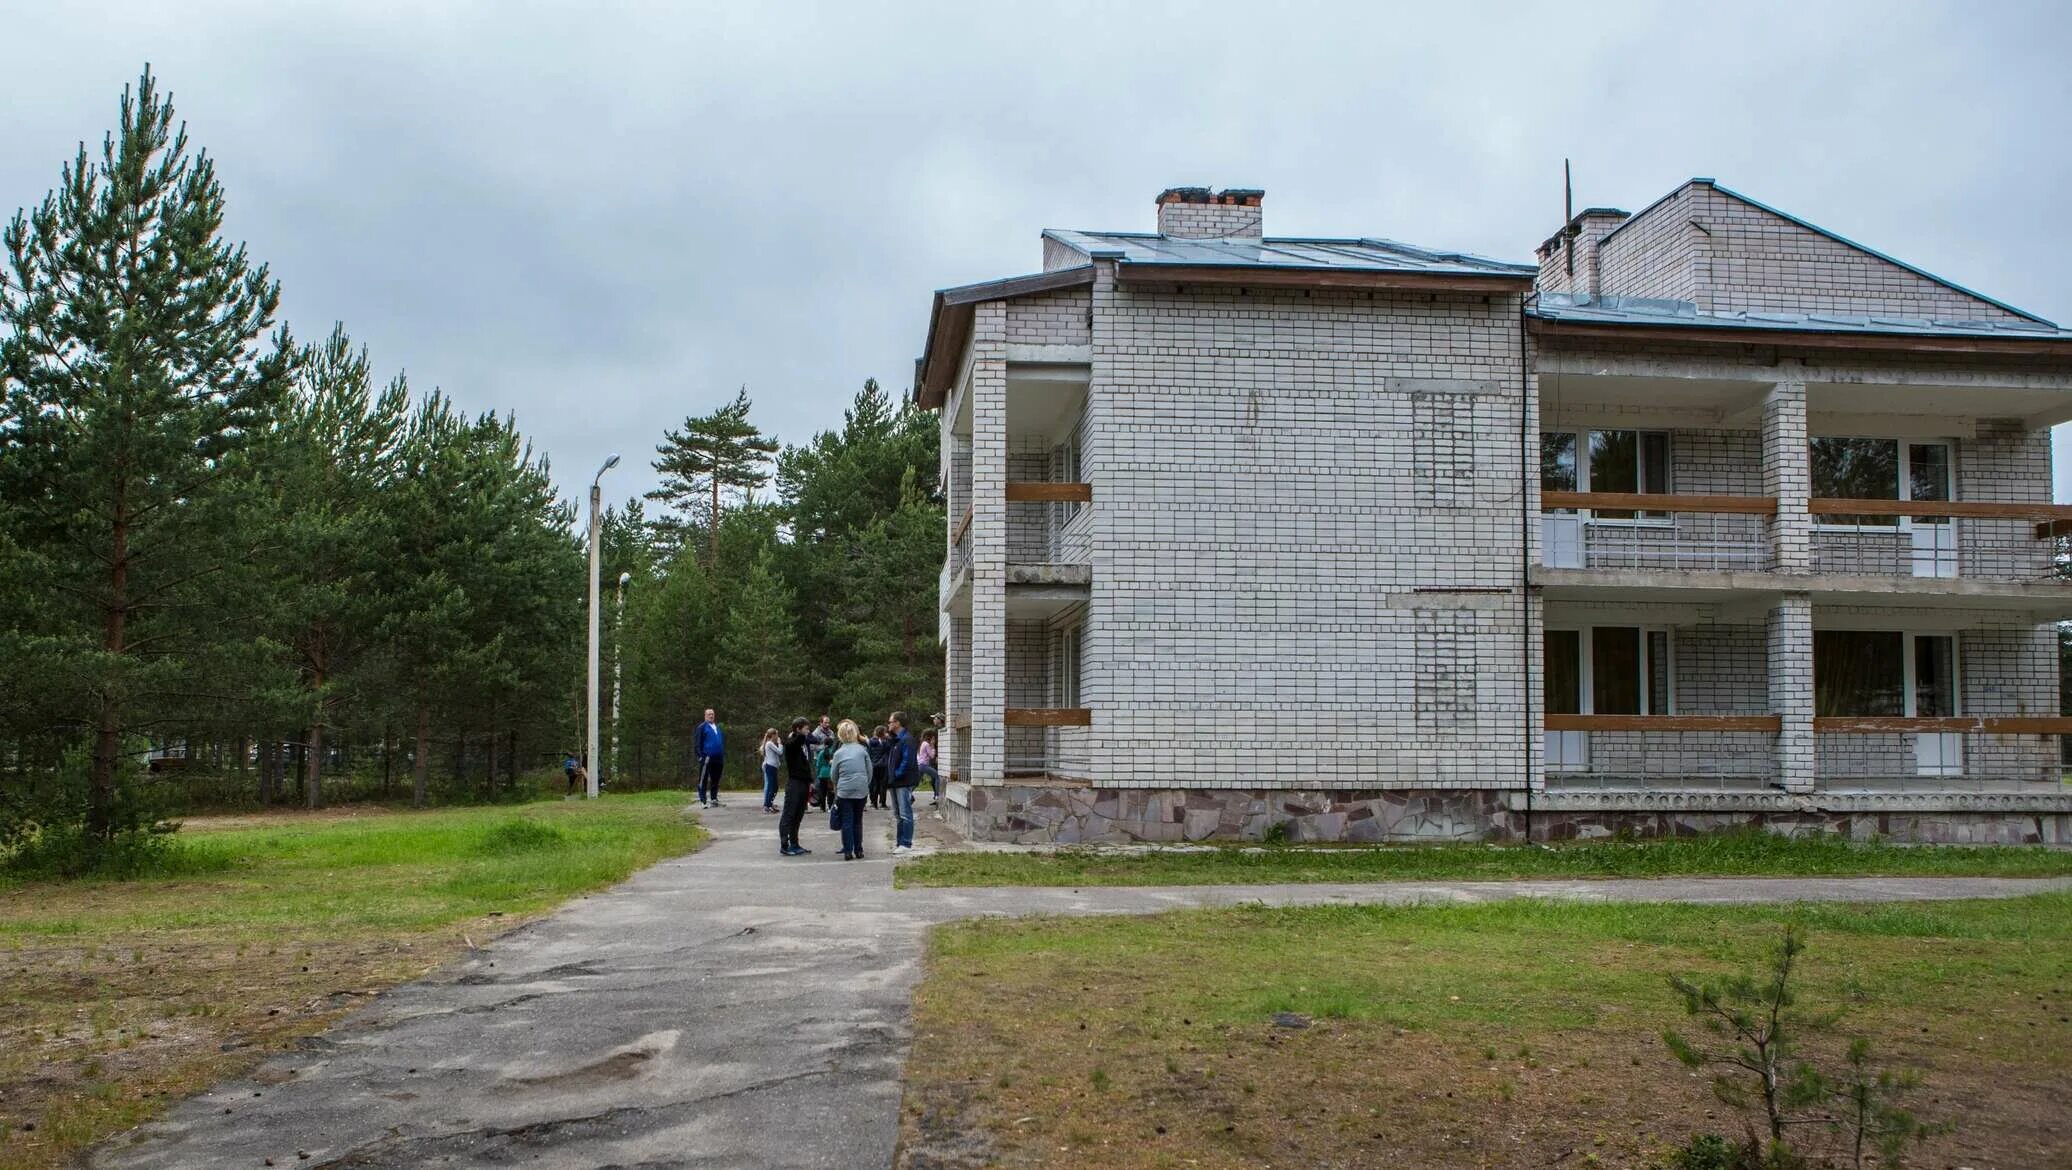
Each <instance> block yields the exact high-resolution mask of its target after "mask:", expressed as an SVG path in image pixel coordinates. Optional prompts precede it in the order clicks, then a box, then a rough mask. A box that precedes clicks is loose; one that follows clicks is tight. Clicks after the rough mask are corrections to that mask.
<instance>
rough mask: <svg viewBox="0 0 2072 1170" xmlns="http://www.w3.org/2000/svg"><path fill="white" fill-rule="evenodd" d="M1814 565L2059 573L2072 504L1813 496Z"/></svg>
mask: <svg viewBox="0 0 2072 1170" xmlns="http://www.w3.org/2000/svg"><path fill="white" fill-rule="evenodd" d="M1807 510H1808V511H1810V512H1811V513H1812V514H1813V515H1814V516H1815V517H1816V518H1817V519H1816V522H1815V524H1814V528H1813V568H1814V570H1815V571H1817V572H1822V573H1848V574H1852V575H1858V576H1879V577H1970V578H1979V579H1984V580H2001V581H2040V580H2053V579H2060V580H2061V579H2065V578H2066V577H2067V576H2068V566H2072V558H2068V557H2067V556H2066V553H2065V550H2064V549H2063V548H2062V547H2061V545H2062V543H2063V539H2064V534H2065V533H2066V532H2067V531H2068V529H2072V524H2068V522H2072V507H2068V506H2066V505H2063V504H2010V503H1999V502H1996V501H1990V500H1861V499H1828V498H1822V499H1815V500H1812V501H1811V502H1810V503H1809V504H1808V505H1807Z"/></svg>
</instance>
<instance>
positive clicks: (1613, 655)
mask: <svg viewBox="0 0 2072 1170" xmlns="http://www.w3.org/2000/svg"><path fill="white" fill-rule="evenodd" d="M1590 702H1591V710H1592V711H1593V712H1594V713H1596V714H1598V715H1638V714H1640V713H1641V711H1640V630H1639V628H1638V627H1635V626H1598V627H1597V628H1595V629H1593V630H1591V631H1590Z"/></svg>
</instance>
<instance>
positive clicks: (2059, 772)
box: [1544, 714, 2072, 793]
mask: <svg viewBox="0 0 2072 1170" xmlns="http://www.w3.org/2000/svg"><path fill="white" fill-rule="evenodd" d="M1782 726H1783V720H1782V719H1781V718H1779V717H1778V716H1776V715H1558V714H1549V715H1547V716H1546V741H1545V751H1546V755H1545V757H1544V758H1545V763H1546V771H1547V774H1548V776H1549V777H1550V779H1554V780H1557V781H1558V782H1559V783H1560V784H1561V785H1562V786H1563V787H1565V788H1574V787H1603V788H1614V789H1616V788H1625V787H1632V786H1635V785H1638V784H1650V785H1653V784H1670V785H1674V786H1675V787H1677V788H1680V789H1684V788H1696V789H1701V790H1703V789H1719V790H1731V789H1746V788H1761V787H1767V786H1769V785H1770V784H1771V783H1773V779H1772V778H1773V777H1774V775H1775V767H1776V761H1775V747H1776V737H1777V734H1778V732H1779V731H1780V730H1782ZM1813 731H1814V733H1815V740H1814V744H1815V756H1814V776H1815V783H1816V784H1817V786H1818V788H1819V789H1820V790H1821V791H1826V792H1849V791H1852V790H1868V791H1878V792H1890V791H1902V792H1904V791H1937V792H1953V791H1954V792H1976V793H1991V792H2035V791H2036V790H2037V788H2038V786H2039V785H2041V786H2048V787H2049V788H2050V789H2051V790H2053V791H2066V790H2068V789H2066V788H2065V786H2064V777H2065V775H2066V773H2065V768H2064V765H2063V763H2062V758H2063V757H2062V755H2061V752H2062V748H2063V743H2062V741H2063V739H2064V737H2065V736H2066V735H2068V734H2072V717H2062V718H2061V717H2057V716H2030V715H1961V716H1951V717H1939V718H1912V717H1909V718H1900V717H1896V716H1835V717H1825V716H1824V717H1820V718H1816V719H1814V720H1813Z"/></svg>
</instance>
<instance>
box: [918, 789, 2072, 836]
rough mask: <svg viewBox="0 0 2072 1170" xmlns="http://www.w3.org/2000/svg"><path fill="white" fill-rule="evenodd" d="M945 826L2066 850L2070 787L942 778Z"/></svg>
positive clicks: (985, 831)
mask: <svg viewBox="0 0 2072 1170" xmlns="http://www.w3.org/2000/svg"><path fill="white" fill-rule="evenodd" d="M945 811H946V812H947V814H948V816H949V820H950V823H951V827H952V828H954V829H956V830H957V831H958V832H959V833H962V834H963V835H964V836H965V837H966V838H967V839H970V840H974V841H1003V842H1013V843H1017V844H1024V845H1096V844H1100V845H1121V844H1134V843H1139V842H1186V841H1258V840H1261V839H1262V838H1264V837H1265V835H1266V833H1267V831H1268V829H1269V828H1270V827H1271V826H1274V825H1281V826H1284V830H1283V831H1284V832H1285V833H1286V834H1287V839H1288V840H1289V841H1310V842H1353V843H1366V844H1376V843H1381V842H1412V841H1425V842H1430V841H1519V840H1524V839H1525V838H1526V836H1527V835H1528V833H1529V834H1530V836H1531V838H1532V839H1533V840H1537V841H1571V840H1590V839H1595V838H1607V837H1613V836H1626V837H1635V838H1643V839H1646V838H1659V837H1690V836H1700V835H1703V834H1707V833H1717V832H1723V831H1727V830H1732V829H1740V828H1747V827H1751V826H1752V827H1756V828H1761V829H1764V830H1767V831H1770V832H1776V833H1784V834H1788V835H1796V834H1801V833H1806V834H1811V833H1821V834H1828V833H1832V834H1839V835H1841V836H1846V837H1849V838H1852V839H1855V840H1871V839H1885V840H1891V841H1904V842H1918V843H1923V844H1980V845H2072V794H2068V793H2066V792H2064V791H2063V790H2062V789H2057V788H2053V789H2051V790H2049V791H2044V792H2038V793H2036V794H2033V795H2032V794H2027V793H1918V792H1905V793H1899V792H1893V793H1880V792H1848V793H1841V792H1837V793H1815V794H1810V795H1798V794H1792V793H1785V792H1778V791H1762V790H1753V791H1748V792H1740V793H1734V792H1706V793H1688V792H1676V791H1634V792H1571V793H1563V792H1558V791H1556V792H1546V793H1535V794H1534V796H1533V800H1532V807H1531V808H1530V810H1528V809H1527V805H1526V800H1525V794H1524V793H1522V792H1518V791H1515V790H1512V791H1504V790H1494V789H1458V788H1455V789H1438V788H1423V789H1384V790H1379V791H1376V790H1329V791H1318V790H1297V789H1285V790H1284V789H1207V788H1096V787H1092V786H1090V785H1086V784H1074V783H1067V782H1060V781H1049V782H1032V783H1028V784H1005V785H984V786H981V785H971V784H961V783H960V784H955V785H952V786H951V790H950V792H949V799H948V800H947V801H945Z"/></svg>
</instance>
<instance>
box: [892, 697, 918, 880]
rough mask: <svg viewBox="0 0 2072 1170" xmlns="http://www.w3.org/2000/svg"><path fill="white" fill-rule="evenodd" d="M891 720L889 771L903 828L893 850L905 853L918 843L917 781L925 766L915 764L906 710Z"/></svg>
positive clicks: (894, 813)
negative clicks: (915, 786) (915, 818)
mask: <svg viewBox="0 0 2072 1170" xmlns="http://www.w3.org/2000/svg"><path fill="white" fill-rule="evenodd" d="M889 722H890V723H891V730H892V750H891V751H889V752H886V753H885V775H886V777H887V784H888V785H889V790H890V792H891V794H892V816H893V819H894V820H895V821H896V822H897V824H898V830H899V831H898V835H897V837H896V838H895V839H894V841H893V845H892V851H893V852H894V853H905V852H907V851H908V850H910V849H912V848H913V847H914V785H915V784H916V783H917V782H919V780H920V779H921V770H920V769H919V768H916V767H915V766H914V737H913V736H912V735H909V734H908V733H907V717H906V712H904V711H894V712H893V713H892V718H891V720H890V721H889Z"/></svg>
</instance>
